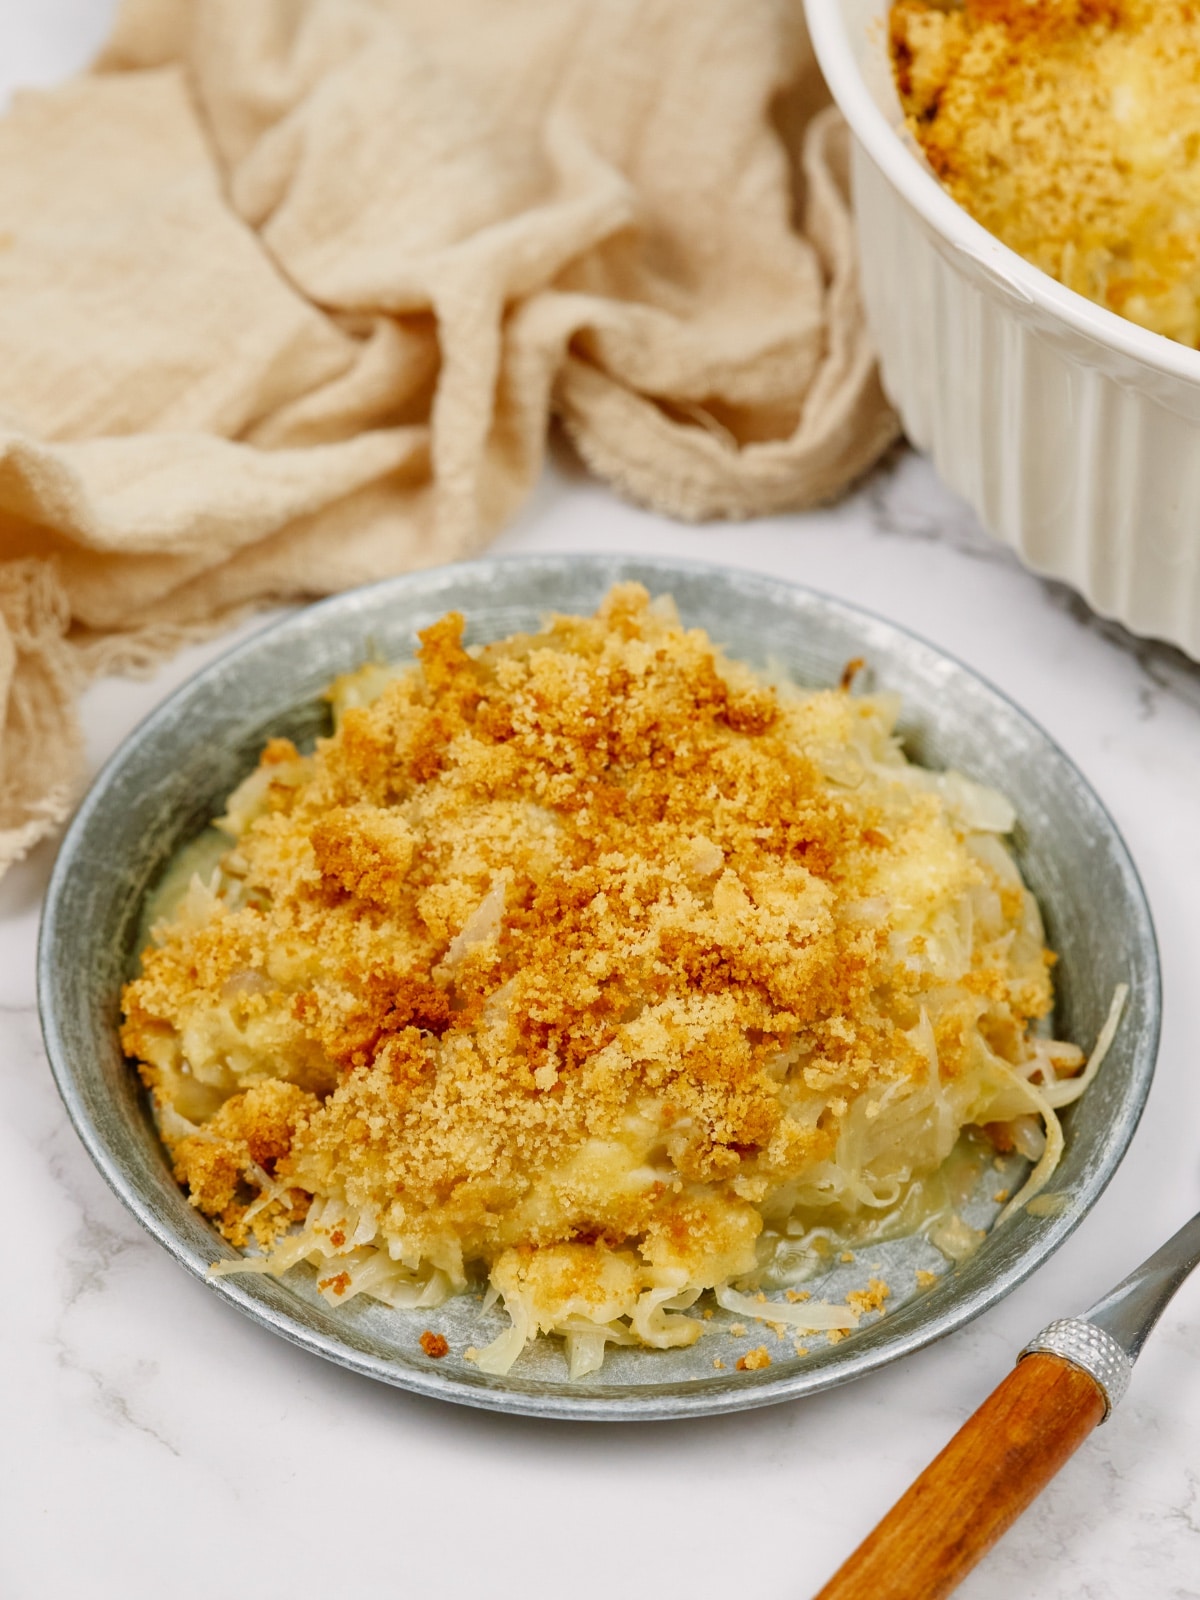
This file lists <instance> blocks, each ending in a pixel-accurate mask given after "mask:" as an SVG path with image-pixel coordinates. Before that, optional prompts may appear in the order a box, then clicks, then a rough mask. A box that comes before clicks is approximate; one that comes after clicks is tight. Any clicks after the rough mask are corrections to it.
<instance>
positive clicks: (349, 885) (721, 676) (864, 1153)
mask: <svg viewBox="0 0 1200 1600" xmlns="http://www.w3.org/2000/svg"><path fill="white" fill-rule="evenodd" d="M463 627H464V624H463V619H462V617H460V616H458V615H456V614H451V615H449V616H446V617H444V618H443V619H442V620H441V621H440V622H438V623H436V624H435V625H434V626H433V627H431V628H429V629H428V630H426V631H425V633H424V634H422V636H421V638H422V643H421V649H420V654H419V661H418V663H417V664H416V665H414V666H411V667H405V668H382V667H379V666H368V667H365V668H363V669H362V671H361V672H359V673H357V674H354V675H352V676H351V677H349V678H347V679H343V680H340V681H339V683H338V684H336V685H335V686H334V688H333V690H332V691H331V699H332V702H333V704H334V707H335V711H336V716H337V722H336V731H335V733H334V734H333V735H332V736H331V737H329V738H327V739H324V740H321V741H319V742H318V745H317V748H316V750H315V752H314V753H312V754H301V753H300V752H298V751H297V750H296V749H294V748H293V747H292V746H291V745H290V744H288V743H287V742H286V741H280V740H276V741H273V742H272V743H271V744H270V745H268V747H267V749H266V751H265V752H264V754H263V757H262V760H261V763H260V765H259V767H258V768H257V769H256V771H255V772H254V773H253V774H251V776H250V777H249V778H248V779H247V780H246V782H245V783H243V784H242V786H241V787H240V788H239V789H238V790H237V792H236V793H235V794H234V795H233V796H232V797H231V799H230V801H229V805H228V811H227V814H226V815H225V816H224V817H223V818H222V819H220V821H219V824H218V826H219V828H220V829H221V830H223V832H224V834H225V835H226V843H227V848H226V850H225V852H224V854H223V856H222V858H221V860H220V864H219V867H218V868H217V869H216V871H215V872H213V873H212V874H211V875H210V876H209V877H208V879H207V880H205V879H204V878H203V877H201V876H200V875H198V874H197V875H195V876H193V877H192V879H191V883H190V887H187V888H186V890H184V891H183V892H182V894H176V895H175V897H174V902H173V903H172V904H170V905H168V906H167V907H166V908H165V909H166V913H167V914H166V915H165V916H164V917H162V918H161V919H160V920H159V922H158V923H157V925H156V927H155V930H154V939H153V942H152V943H151V945H150V946H149V947H148V948H147V949H146V951H145V952H144V954H143V957H142V967H141V972H140V975H139V976H138V977H136V978H135V979H134V980H133V981H132V982H131V983H129V985H128V986H127V988H126V990H125V995H124V1011H125V1022H124V1028H123V1040H124V1044H125V1048H126V1050H127V1051H128V1053H129V1054H130V1055H131V1056H133V1057H134V1058H135V1059H136V1060H137V1062H138V1063H139V1066H140V1070H141V1073H142V1076H143V1079H144V1080H145V1082H146V1083H147V1084H148V1085H149V1086H150V1087H151V1089H152V1091H153V1095H154V1100H155V1103H156V1106H157V1109H158V1114H159V1120H160V1127H161V1129H162V1133H163V1136H164V1138H165V1140H166V1142H167V1144H168V1146H169V1148H170V1150H171V1153H172V1156H173V1159H174V1162H175V1171H176V1175H177V1177H178V1178H179V1180H180V1182H182V1183H184V1184H186V1185H187V1186H188V1188H189V1190H190V1194H191V1199H192V1203H193V1204H194V1205H196V1206H198V1207H199V1208H200V1209H201V1210H202V1211H203V1212H204V1213H205V1214H206V1215H207V1216H209V1217H211V1218H212V1219H213V1220H214V1222H215V1223H216V1224H217V1226H218V1227H219V1228H220V1229H221V1231H222V1232H223V1233H224V1234H225V1235H226V1237H227V1238H229V1239H230V1240H231V1241H233V1242H234V1243H235V1244H238V1245H243V1244H245V1243H246V1242H247V1240H248V1238H249V1236H250V1235H251V1234H253V1235H254V1237H255V1238H256V1239H257V1240H258V1242H259V1245H260V1246H261V1247H262V1248H263V1249H264V1250H265V1251H266V1262H267V1264H268V1265H269V1266H270V1268H271V1270H284V1269H285V1268H286V1267H287V1266H289V1265H291V1264H292V1263H294V1262H296V1261H299V1260H304V1259H311V1260H313V1261H314V1262H315V1263H317V1264H318V1270H319V1274H320V1278H319V1282H320V1287H321V1288H322V1292H324V1293H325V1294H326V1298H327V1299H329V1300H330V1301H331V1303H340V1302H342V1301H343V1300H344V1299H346V1298H350V1297H352V1296H353V1295H354V1294H357V1293H360V1292H362V1293H369V1294H372V1295H374V1296H375V1297H376V1298H380V1299H383V1300H385V1301H387V1302H388V1303H389V1304H395V1305H409V1304H411V1305H417V1304H420V1305H432V1304H436V1303H437V1302H438V1300H439V1299H441V1298H444V1297H445V1295H446V1294H448V1293H451V1292H455V1291H457V1290H459V1289H461V1288H463V1287H464V1286H465V1285H466V1284H467V1282H468V1281H469V1280H470V1277H471V1275H472V1273H476V1272H479V1273H482V1274H484V1275H485V1276H487V1277H488V1278H489V1279H490V1283H491V1292H492V1293H493V1294H496V1293H498V1294H500V1295H502V1296H503V1299H504V1303H505V1306H506V1308H507V1309H508V1310H509V1312H510V1313H511V1314H512V1316H513V1323H514V1327H513V1330H512V1334H513V1337H512V1339H511V1340H510V1341H509V1343H508V1344H507V1345H504V1347H503V1350H501V1351H500V1352H499V1353H496V1350H495V1347H489V1349H491V1350H492V1354H491V1355H489V1352H488V1351H482V1352H477V1354H476V1357H475V1359H477V1360H478V1361H479V1362H480V1363H481V1365H484V1366H485V1367H486V1366H487V1365H488V1363H489V1361H490V1362H492V1364H493V1369H494V1370H501V1369H502V1367H503V1365H504V1364H505V1363H511V1360H512V1359H515V1357H516V1355H517V1354H519V1351H520V1349H521V1348H522V1347H523V1344H524V1342H525V1341H526V1340H527V1339H528V1338H532V1337H534V1336H535V1335H536V1333H537V1332H538V1331H539V1330H540V1331H542V1332H546V1331H551V1330H554V1331H557V1332H559V1333H561V1334H563V1335H564V1336H565V1337H566V1339H567V1345H568V1351H569V1353H570V1357H571V1362H572V1371H573V1372H574V1373H580V1372H584V1371H588V1370H593V1369H594V1368H595V1367H596V1366H598V1365H599V1363H600V1360H601V1359H602V1358H603V1352H604V1347H605V1343H606V1342H616V1343H642V1344H651V1345H668V1344H687V1343H690V1342H692V1340H694V1339H695V1338H696V1337H698V1336H699V1334H700V1332H701V1331H702V1328H703V1326H704V1324H703V1321H702V1319H700V1318H693V1317H688V1316H686V1315H684V1314H683V1313H684V1312H685V1311H686V1309H687V1307H688V1306H689V1305H691V1304H692V1303H693V1302H694V1300H695V1299H696V1297H697V1296H698V1295H699V1294H700V1293H701V1292H702V1291H703V1290H704V1289H705V1288H709V1287H713V1286H716V1285H721V1284H726V1283H727V1282H728V1281H729V1280H730V1279H731V1278H734V1277H737V1276H739V1275H745V1274H747V1273H750V1272H753V1271H754V1270H756V1269H758V1268H760V1267H761V1266H762V1264H763V1262H764V1260H766V1259H767V1257H768V1256H769V1255H770V1252H771V1250H772V1249H774V1248H775V1246H776V1244H778V1243H779V1241H780V1240H782V1239H783V1230H784V1227H785V1223H788V1221H789V1219H793V1220H794V1219H795V1218H796V1217H800V1218H802V1219H803V1218H807V1219H808V1221H809V1222H811V1221H813V1220H814V1219H821V1220H825V1219H829V1218H832V1219H834V1220H835V1221H836V1220H837V1219H838V1218H841V1219H846V1218H852V1217H854V1216H856V1215H858V1214H859V1213H861V1212H862V1211H863V1208H864V1206H865V1207H866V1208H867V1209H868V1210H869V1211H870V1214H871V1215H875V1214H877V1213H878V1212H879V1209H880V1208H881V1207H884V1208H886V1207H887V1206H889V1205H891V1204H893V1202H894V1203H896V1204H899V1203H901V1202H902V1201H903V1199H904V1196H905V1194H906V1193H907V1192H908V1191H909V1188H910V1187H911V1183H912V1182H913V1181H914V1180H915V1179H916V1178H918V1177H919V1176H920V1175H921V1174H922V1173H928V1172H930V1171H933V1170H934V1169H936V1168H937V1167H938V1166H939V1164H940V1163H941V1161H942V1160H943V1159H944V1158H945V1156H946V1155H947V1154H948V1152H949V1150H950V1148H951V1146H952V1145H953V1143H954V1140H955V1139H956V1138H957V1136H958V1133H959V1131H960V1129H961V1127H962V1126H963V1124H964V1123H969V1122H985V1121H986V1122H997V1123H1000V1124H1002V1125H1005V1126H1007V1124H1008V1122H1009V1121H1010V1120H1011V1119H1012V1118H1013V1117H1015V1116H1018V1115H1020V1114H1021V1113H1027V1112H1029V1111H1030V1109H1031V1106H1030V1099H1029V1091H1028V1090H1027V1088H1026V1082H1025V1079H1024V1078H1020V1077H1019V1076H1018V1075H1017V1074H1015V1073H1014V1070H1013V1069H1014V1067H1018V1066H1020V1065H1021V1064H1022V1063H1026V1062H1029V1061H1030V1060H1032V1059H1033V1054H1034V1052H1035V1050H1036V1049H1042V1048H1049V1047H1048V1046H1046V1045H1045V1042H1042V1043H1041V1044H1035V1042H1034V1041H1033V1040H1032V1039H1031V1036H1030V1033H1029V1026H1028V1025H1029V1023H1030V1020H1031V1019H1034V1018H1038V1017H1040V1016H1043V1015H1044V1014H1045V1013H1046V1012H1047V1010H1048V1008H1049V1005H1050V998H1051V994H1050V982H1049V974H1048V962H1049V957H1048V955H1047V952H1046V951H1045V949H1044V946H1043V941H1042V932H1041V925H1040V921H1039V919H1038V916H1037V909H1036V906H1035V905H1034V902H1033V900H1032V897H1031V896H1030V895H1029V894H1028V892H1027V891H1026V890H1025V888H1024V887H1023V885H1022V884H1021V881H1020V878H1019V877H1018V875H1017V872H1016V869H1015V867H1014V866H1013V864H1012V861H1011V859H1010V857H1009V856H1008V854H1007V852H1006V850H1005V848H1004V846H1003V845H1002V844H1001V843H1000V840H999V835H1000V834H1001V833H1003V832H1004V831H1006V829H1007V828H1008V827H1010V826H1011V823H1012V817H1011V812H1009V811H1008V810H1007V806H1006V804H1005V803H1004V802H1003V801H1002V800H1001V799H1000V797H998V796H996V795H994V794H992V793H991V792H990V791H983V790H980V789H979V788H978V787H977V786H975V785H973V784H970V783H968V782H967V781H966V780H965V779H961V778H957V777H955V776H954V775H946V776H941V777H939V776H936V775H933V774H928V773H924V772H922V771H920V769H918V768H915V767H912V766H910V765H909V764H908V763H907V762H906V760H905V758H904V756H903V754H902V752H901V751H900V749H899V746H898V742H897V741H896V739H895V738H894V736H893V733H892V727H893V723H894V720H895V717H896V714H897V710H898V708H897V705H896V703H895V702H894V701H893V700H891V699H890V698H888V697H884V696H880V697H870V696H858V695H852V694H851V693H850V692H848V690H847V689H836V690H830V691H821V692H812V693H808V692H801V691H799V690H796V689H794V688H791V687H789V686H787V685H783V684H779V685H771V684H769V683H767V682H765V681H763V680H761V679H760V678H757V677H756V676H755V675H754V674H752V673H751V672H750V671H749V669H747V668H745V667H743V666H741V665H739V664H737V663H735V662H732V661H730V660H729V659H727V658H726V657H725V656H724V655H723V654H722V653H721V652H720V651H719V650H718V648H717V647H716V646H715V645H714V644H713V642H712V641H711V640H710V639H709V638H708V637H707V635H706V634H704V633H703V632H700V631H698V630H694V629H693V630H688V629H685V628H684V627H682V626H681V625H680V623H679V621H678V618H677V616H676V614H675V611H674V608H673V606H672V605H671V603H670V602H669V600H660V601H655V602H653V603H651V602H650V600H649V597H648V596H647V595H646V593H645V591H644V590H642V589H641V588H640V587H638V586H636V585H622V586H619V587H617V588H615V589H614V590H613V591H612V592H611V593H610V595H609V596H608V598H607V599H606V601H605V602H604V604H603V605H602V606H601V608H600V610H599V612H598V613H597V615H596V616H595V617H592V618H579V617H568V616H556V617H552V618H550V619H549V620H548V622H547V623H546V625H545V627H544V629H543V631H542V632H541V633H539V634H537V635H535V636H516V637H513V638H510V639H506V640H504V641H501V642H499V643H496V644H489V645H486V646H482V647H476V648H472V649H466V648H464V645H463ZM209 859H211V856H210V858H209ZM1054 1049H1055V1050H1057V1051H1058V1055H1057V1057H1056V1058H1055V1059H1056V1061H1059V1062H1065V1061H1066V1060H1067V1057H1068V1056H1069V1055H1070V1051H1071V1047H1069V1046H1057V1045H1056V1046H1054ZM1072 1059H1074V1060H1075V1064H1076V1065H1077V1064H1078V1052H1075V1056H1074V1057H1073V1058H1072ZM301 1220H303V1222H304V1227H303V1229H302V1230H301V1233H300V1234H299V1235H296V1234H295V1233H294V1232H289V1231H288V1230H289V1229H291V1228H292V1225H293V1224H294V1223H296V1222H297V1221H301ZM255 1264H257V1265H263V1263H262V1262H261V1261H260V1262H258V1263H254V1262H249V1263H247V1265H248V1266H250V1265H255ZM886 1293H887V1290H886V1288H885V1287H884V1286H883V1285H881V1284H878V1283H877V1282H874V1281H873V1283H872V1285H871V1287H870V1289H869V1290H868V1291H864V1293H863V1294H862V1295H860V1296H859V1304H858V1305H857V1307H856V1310H857V1311H860V1312H861V1311H868V1310H878V1309H880V1307H881V1306H882V1301H883V1298H884V1296H885V1295H886ZM507 1337H508V1336H507V1335H505V1336H502V1339H501V1340H498V1341H497V1346H499V1345H501V1344H502V1343H503V1339H504V1338H507ZM430 1353H432V1352H430ZM752 1354H754V1355H756V1356H757V1354H758V1353H753V1352H752ZM761 1354H762V1356H763V1361H765V1359H766V1357H765V1352H762V1353H761ZM745 1359H746V1360H747V1361H748V1362H749V1361H750V1357H747V1358H745ZM759 1364H763V1363H762V1362H759Z"/></svg>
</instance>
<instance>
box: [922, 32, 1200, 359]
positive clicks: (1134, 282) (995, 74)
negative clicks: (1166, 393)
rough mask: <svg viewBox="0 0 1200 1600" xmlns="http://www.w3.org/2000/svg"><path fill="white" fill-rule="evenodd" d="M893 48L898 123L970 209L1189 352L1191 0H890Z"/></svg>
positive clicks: (1197, 297)
mask: <svg viewBox="0 0 1200 1600" xmlns="http://www.w3.org/2000/svg"><path fill="white" fill-rule="evenodd" d="M891 48H892V60H893V64H894V67H895V74H896V82H897V86H898V88H899V91H900V98H901V101H902V103H903V106H904V109H905V112H906V114H907V117H908V122H909V126H910V128H911V129H912V131H913V133H914V135H915V136H916V138H917V139H918V141H919V142H920V144H921V147H922V149H923V150H924V151H925V154H926V156H927V157H928V159H929V162H930V165H931V166H932V167H933V169H934V171H935V172H936V173H937V175H938V177H939V178H940V179H941V181H942V182H943V183H944V184H945V186H946V187H947V189H949V191H950V193H951V194H952V195H953V196H954V198H955V199H956V200H957V201H958V202H959V203H960V204H961V205H962V206H964V207H965V208H966V209H967V210H968V211H969V212H970V213H971V215H972V216H974V217H975V218H976V219H977V220H978V221H979V222H981V223H982V224H983V226H984V227H985V228H988V229H990V230H991V232H993V233H994V234H996V235H997V237H999V238H1000V239H1002V240H1003V241H1004V242H1005V243H1006V244H1008V245H1010V246H1011V247H1012V248H1013V249H1014V250H1017V251H1019V252H1020V253H1021V255H1023V256H1025V257H1026V259H1027V260H1029V261H1031V262H1033V264H1034V265H1035V266H1038V267H1041V268H1042V270H1043V271H1045V272H1048V273H1049V274H1050V275H1051V276H1052V277H1055V278H1057V279H1058V280H1059V282H1060V283H1064V284H1066V285H1067V287H1068V288H1071V289H1075V290H1077V291H1078V292H1079V293H1080V294H1084V295H1087V296H1088V298H1089V299H1092V300H1095V301H1097V302H1098V303H1099V304H1100V305H1103V306H1107V307H1108V308H1109V309H1110V310H1112V311H1116V312H1119V313H1120V314H1121V315H1122V316H1125V317H1129V318H1130V319H1131V320H1132V321H1134V322H1138V323H1141V325H1142V326H1143V327H1146V328H1150V329H1152V330H1154V331H1155V332H1157V333H1162V334H1165V335H1166V336H1167V337H1168V338H1171V339H1177V340H1179V341H1180V342H1181V343H1182V344H1186V345H1191V346H1193V347H1196V346H1200V5H1197V4H1195V3H1194V0H964V3H963V4H961V5H952V4H951V5H948V4H946V3H944V0H941V3H939V0H896V3H895V4H894V5H893V6H892V9H891Z"/></svg>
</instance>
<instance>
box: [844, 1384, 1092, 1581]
mask: <svg viewBox="0 0 1200 1600" xmlns="http://www.w3.org/2000/svg"><path fill="white" fill-rule="evenodd" d="M1104 1413H1105V1397H1104V1391H1103V1390H1102V1389H1101V1387H1100V1385H1099V1384H1098V1383H1097V1382H1096V1380H1095V1379H1094V1378H1092V1377H1090V1376H1089V1375H1088V1373H1086V1372H1084V1371H1082V1370H1081V1369H1080V1368H1079V1367H1076V1366H1072V1365H1071V1363H1070V1362H1068V1361H1064V1360H1063V1359H1062V1358H1061V1357H1060V1356H1056V1355H1044V1354H1037V1355H1030V1356H1026V1357H1025V1359H1024V1360H1023V1361H1021V1362H1019V1363H1018V1364H1017V1366H1015V1367H1014V1368H1013V1370H1012V1371H1011V1372H1010V1373H1009V1375H1008V1377H1007V1378H1005V1380H1004V1382H1003V1383H1002V1384H1001V1385H1000V1387H999V1388H998V1389H996V1390H995V1391H994V1392H993V1393H992V1394H990V1395H989V1396H988V1398H987V1399H986V1400H985V1401H984V1402H983V1404H982V1405H981V1406H980V1408H979V1410H978V1411H977V1412H976V1413H975V1415H974V1416H973V1417H971V1418H970V1420H969V1421H968V1422H966V1423H965V1424H964V1425H963V1426H962V1427H961V1428H960V1429H959V1431H958V1432H957V1433H956V1434H955V1436H954V1438H953V1439H951V1441H950V1443H949V1444H948V1445H947V1446H946V1448H945V1449H944V1450H943V1451H942V1453H941V1455H940V1456H938V1458H937V1459H936V1461H932V1462H931V1463H930V1464H929V1466H927V1467H926V1468H925V1471H924V1472H923V1473H922V1474H921V1476H920V1477H919V1478H918V1479H917V1481H916V1482H915V1483H914V1484H913V1486H912V1487H911V1489H909V1490H908V1492H907V1493H906V1494H904V1495H903V1496H902V1497H901V1498H900V1499H899V1500H898V1501H897V1502H896V1504H895V1505H894V1506H893V1507H892V1509H891V1510H890V1511H889V1512H888V1514H887V1516H885V1517H884V1519H883V1521H882V1522H881V1523H880V1524H879V1525H878V1527H877V1528H875V1530H874V1531H873V1532H872V1533H870V1534H868V1535H867V1538H866V1539H865V1540H864V1541H863V1543H862V1544H861V1545H859V1547H858V1549H857V1550H856V1551H855V1552H854V1554H853V1555H852V1556H851V1557H850V1559H849V1560H848V1561H847V1562H846V1563H845V1565H844V1566H842V1567H841V1568H840V1569H839V1570H838V1571H837V1572H836V1573H835V1574H834V1576H833V1577H832V1578H831V1579H830V1580H829V1582H828V1583H827V1584H826V1585H825V1587H824V1588H823V1589H822V1590H821V1592H820V1594H819V1595H817V1596H816V1600H942V1596H944V1595H948V1594H949V1593H950V1592H951V1590H952V1589H954V1588H956V1587H957V1585H958V1584H959V1583H960V1582H961V1581H962V1579H963V1578H965V1577H966V1575H967V1573H968V1572H970V1570H971V1568H972V1567H973V1566H974V1565H975V1564H976V1562H977V1561H979V1560H980V1558H981V1557H982V1556H984V1555H986V1554H987V1552H988V1551H989V1550H990V1549H991V1547H992V1545H994V1544H995V1542H996V1540H997V1539H999V1538H1000V1536H1001V1534H1003V1533H1004V1532H1005V1531H1006V1529H1008V1528H1009V1527H1010V1526H1011V1525H1012V1523H1013V1522H1015V1521H1016V1519H1017V1518H1018V1517H1019V1516H1020V1515H1021V1513H1022V1511H1024V1510H1025V1508H1026V1506H1028V1505H1029V1504H1030V1503H1031V1502H1032V1501H1033V1500H1034V1499H1036V1497H1037V1496H1038V1495H1039V1494H1040V1493H1041V1491H1042V1490H1043V1489H1044V1488H1045V1487H1046V1485H1047V1484H1048V1483H1049V1482H1050V1480H1051V1478H1053V1477H1054V1475H1055V1473H1056V1472H1058V1470H1059V1468H1060V1467H1062V1466H1063V1465H1064V1463H1065V1462H1066V1461H1067V1460H1068V1459H1069V1458H1070V1456H1072V1455H1073V1454H1074V1452H1075V1451H1076V1450H1077V1449H1078V1448H1079V1446H1080V1445H1081V1444H1082V1443H1083V1441H1084V1440H1085V1439H1086V1438H1087V1436H1088V1434H1089V1433H1091V1431H1092V1429H1093V1428H1094V1427H1095V1426H1096V1424H1097V1423H1098V1422H1102V1421H1103V1420H1104Z"/></svg>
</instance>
